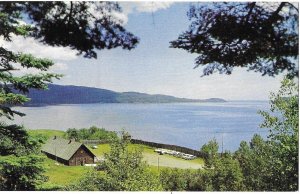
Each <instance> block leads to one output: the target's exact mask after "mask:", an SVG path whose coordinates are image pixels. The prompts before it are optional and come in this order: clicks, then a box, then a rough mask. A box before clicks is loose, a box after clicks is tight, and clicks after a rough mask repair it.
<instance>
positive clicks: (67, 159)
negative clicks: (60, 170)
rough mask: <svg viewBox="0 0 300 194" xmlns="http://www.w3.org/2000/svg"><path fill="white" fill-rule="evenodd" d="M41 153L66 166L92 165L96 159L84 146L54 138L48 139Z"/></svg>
mask: <svg viewBox="0 0 300 194" xmlns="http://www.w3.org/2000/svg"><path fill="white" fill-rule="evenodd" d="M41 151H42V153H44V154H46V156H47V157H48V158H51V159H53V160H56V161H57V162H59V163H62V164H65V165H68V166H79V165H85V164H93V163H94V162H95V158H96V156H95V155H94V154H93V153H92V152H91V151H90V150H89V149H88V148H87V147H86V146H85V145H84V144H82V143H79V142H76V141H75V140H67V139H63V138H59V137H56V136H54V137H52V138H50V139H49V140H48V141H47V142H46V144H44V145H43V146H42V149H41Z"/></svg>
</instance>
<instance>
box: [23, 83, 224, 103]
mask: <svg viewBox="0 0 300 194" xmlns="http://www.w3.org/2000/svg"><path fill="white" fill-rule="evenodd" d="M28 97H29V98H31V100H30V101H29V102H27V103H26V104H25V105H26V106H41V105H51V104H52V105H53V104H87V103H171V102H225V100H223V99H220V98H210V99H204V100H197V99H186V98H176V97H173V96H167V95H160V94H158V95H150V94H145V93H138V92H123V93H120V92H114V91H111V90H105V89H100V88H91V87H83V86H62V85H54V84H50V85H49V90H30V92H29V95H28Z"/></svg>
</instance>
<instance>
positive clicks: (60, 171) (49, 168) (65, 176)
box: [28, 129, 204, 190]
mask: <svg viewBox="0 0 300 194" xmlns="http://www.w3.org/2000/svg"><path fill="white" fill-rule="evenodd" d="M28 132H29V134H30V135H32V136H38V135H42V136H44V137H46V138H49V137H52V136H55V135H56V136H60V137H63V136H64V134H65V132H64V131H59V130H45V129H38V130H28ZM87 147H88V148H89V149H90V150H91V151H92V152H93V153H94V154H95V155H96V156H97V157H98V158H103V157H104V154H105V153H109V152H110V146H109V144H101V145H98V148H97V149H92V148H91V146H87ZM128 149H129V150H130V151H134V150H142V154H143V157H144V161H146V162H147V163H148V164H149V166H150V169H151V171H153V172H155V173H159V170H161V169H165V168H182V169H187V168H189V169H198V168H202V166H203V165H204V161H203V159H202V158H196V159H194V160H184V159H182V158H177V157H174V156H170V155H159V154H158V153H156V152H154V149H155V148H152V147H150V146H146V145H140V144H129V145H128ZM55 163H56V162H55V161H54V160H51V159H49V158H47V159H46V160H45V162H44V164H45V168H46V173H45V175H46V176H47V177H48V178H49V180H48V181H47V182H45V183H44V184H43V185H42V187H41V190H46V189H45V188H53V187H56V186H60V187H61V186H65V185H68V184H70V183H74V182H76V181H77V180H78V179H79V178H80V177H81V176H82V175H83V174H84V173H85V172H87V171H88V170H89V169H91V167H85V166H64V165H62V164H60V165H56V164H55Z"/></svg>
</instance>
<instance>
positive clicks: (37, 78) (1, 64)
mask: <svg viewBox="0 0 300 194" xmlns="http://www.w3.org/2000/svg"><path fill="white" fill-rule="evenodd" d="M120 12H121V9H120V7H119V5H118V4H117V3H112V2H59V1H56V2H1V3H0V38H2V39H4V40H5V41H11V40H12V39H11V37H12V36H24V37H33V38H36V39H37V40H39V41H40V42H42V43H44V44H48V45H50V46H68V47H70V48H71V49H75V50H77V51H78V54H83V56H84V57H87V58H96V57H97V54H96V51H95V49H98V50H101V49H111V48H116V47H122V48H123V49H128V50H130V49H132V48H134V47H135V46H136V44H137V43H138V38H137V37H135V36H134V35H133V34H131V33H129V32H127V31H126V30H125V29H124V28H123V27H122V21H120V20H119V19H118V18H116V17H114V13H120ZM21 21H22V22H21ZM24 22H25V24H23V23H24ZM52 65H53V62H52V61H51V60H49V59H43V58H37V57H34V56H33V55H30V54H26V53H15V52H13V51H10V50H8V49H6V48H5V47H3V46H0V119H1V120H2V121H0V143H1V144H0V149H1V150H0V157H1V163H0V188H1V190H34V189H36V186H37V185H36V184H38V183H39V182H41V181H42V180H43V179H44V177H43V176H42V173H43V169H42V167H41V162H42V159H41V158H40V157H39V156H38V155H36V153H37V149H38V147H39V142H38V140H33V139H31V138H30V137H28V134H27V132H26V131H25V130H24V129H23V128H22V127H20V126H17V125H7V124H5V122H4V121H3V118H6V119H10V120H13V118H14V116H16V115H18V116H24V115H25V114H24V113H21V112H19V111H17V110H14V109H13V107H14V106H16V105H22V104H23V103H25V102H27V101H28V100H29V99H28V98H27V97H26V94H27V93H28V92H29V91H30V89H38V90H44V89H47V84H48V83H51V82H52V80H53V79H59V78H60V77H61V75H58V74H55V73H48V72H47V71H48V69H49V68H50V67H51V66H52ZM20 69H23V70H26V69H36V70H39V71H40V73H38V74H23V75H21V76H17V75H16V74H15V72H16V71H18V70H20ZM17 157H19V158H17Z"/></svg>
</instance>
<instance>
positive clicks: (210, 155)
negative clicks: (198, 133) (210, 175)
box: [201, 139, 219, 168]
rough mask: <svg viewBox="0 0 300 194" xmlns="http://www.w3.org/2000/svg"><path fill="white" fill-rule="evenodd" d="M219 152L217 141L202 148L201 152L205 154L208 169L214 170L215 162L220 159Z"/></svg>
mask: <svg viewBox="0 0 300 194" xmlns="http://www.w3.org/2000/svg"><path fill="white" fill-rule="evenodd" d="M218 151H219V144H218V142H217V140H216V139H213V140H210V141H209V142H208V143H207V144H204V145H203V146H202V147H201V152H202V153H204V156H205V158H204V159H205V165H206V166H207V167H208V168H212V167H213V166H214V163H215V161H216V160H217V159H218V158H219V156H218V154H219V153H218Z"/></svg>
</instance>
